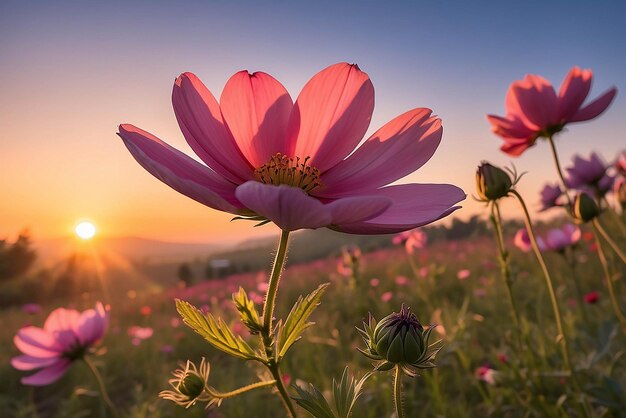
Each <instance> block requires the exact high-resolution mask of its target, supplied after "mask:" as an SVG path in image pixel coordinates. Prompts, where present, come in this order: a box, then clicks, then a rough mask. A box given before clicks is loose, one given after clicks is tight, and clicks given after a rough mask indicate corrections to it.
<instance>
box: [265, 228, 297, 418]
mask: <svg viewBox="0 0 626 418" xmlns="http://www.w3.org/2000/svg"><path fill="white" fill-rule="evenodd" d="M288 246H289V231H282V232H281V235H280V241H279V242H278V249H277V250H276V258H275V259H274V265H273V266H272V273H271V275H270V281H269V285H268V288H267V296H266V297H265V304H264V305H263V330H262V332H261V334H262V336H261V337H262V338H261V341H262V342H263V345H264V348H265V352H266V354H267V356H268V358H269V361H268V362H267V363H266V364H265V365H266V366H267V368H268V369H269V370H270V372H271V373H272V376H273V377H274V380H275V382H274V384H275V385H276V388H277V389H278V393H279V394H280V397H281V399H282V401H283V405H284V407H285V409H286V410H287V414H288V415H289V417H291V418H295V417H296V416H297V415H296V409H295V407H294V406H293V402H291V397H290V396H289V392H287V388H286V387H285V383H284V382H283V379H282V377H281V373H280V366H279V364H278V361H277V360H275V357H276V356H274V352H273V350H274V349H275V348H276V344H275V341H274V336H273V335H272V333H273V330H272V321H273V318H274V305H275V303H276V294H277V293H278V283H279V282H280V276H281V274H282V272H283V268H284V266H285V260H286V259H287V248H288Z"/></svg>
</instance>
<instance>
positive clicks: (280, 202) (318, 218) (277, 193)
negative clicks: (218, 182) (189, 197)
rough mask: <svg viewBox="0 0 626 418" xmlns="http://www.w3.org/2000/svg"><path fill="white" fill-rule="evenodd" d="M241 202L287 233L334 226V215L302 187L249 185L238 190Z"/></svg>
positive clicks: (254, 183) (248, 183)
mask: <svg viewBox="0 0 626 418" xmlns="http://www.w3.org/2000/svg"><path fill="white" fill-rule="evenodd" d="M235 195H236V196H237V199H239V200H240V201H241V203H243V204H244V205H245V206H246V207H247V208H249V209H251V210H253V211H254V212H256V213H257V214H259V215H261V216H264V217H265V218H267V219H269V220H270V221H272V222H274V223H275V224H276V225H278V227H279V228H281V229H282V230H284V231H295V230H297V229H303V228H306V229H316V228H321V227H324V226H327V225H329V224H330V223H331V221H332V217H331V215H330V211H329V210H328V209H327V208H326V207H325V206H324V205H323V204H322V203H321V202H320V201H319V200H317V199H315V198H313V197H310V196H309V195H307V194H306V193H305V192H304V190H302V189H300V188H298V187H291V186H287V185H280V186H274V185H270V184H263V183H259V182H257V181H249V182H246V183H244V184H242V185H241V186H239V187H237V190H236V191H235Z"/></svg>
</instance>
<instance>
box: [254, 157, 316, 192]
mask: <svg viewBox="0 0 626 418" xmlns="http://www.w3.org/2000/svg"><path fill="white" fill-rule="evenodd" d="M310 159H311V157H306V158H304V159H300V157H287V156H286V155H283V154H281V153H280V152H279V153H277V154H275V155H273V156H272V158H270V160H269V161H268V162H267V163H265V164H263V165H262V166H261V167H259V168H257V169H256V170H254V175H255V177H256V178H257V180H258V181H260V182H261V183H265V184H273V185H275V186H278V185H280V184H286V185H288V186H293V187H299V188H301V189H302V190H304V191H305V192H307V193H310V192H311V191H313V190H314V189H316V188H318V187H320V186H321V185H322V182H321V180H320V171H319V170H318V169H317V168H315V167H312V166H311V165H309V163H308V162H309V160H310Z"/></svg>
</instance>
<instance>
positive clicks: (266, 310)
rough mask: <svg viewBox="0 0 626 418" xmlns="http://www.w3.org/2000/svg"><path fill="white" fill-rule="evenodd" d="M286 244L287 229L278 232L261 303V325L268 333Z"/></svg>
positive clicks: (287, 238) (283, 263)
mask: <svg viewBox="0 0 626 418" xmlns="http://www.w3.org/2000/svg"><path fill="white" fill-rule="evenodd" d="M288 245H289V231H282V232H281V234H280V241H279V242H278V250H277V251H276V258H275V259H274V266H273V267H272V274H271V276H270V281H269V286H268V288H267V296H266V297H265V304H264V305H263V327H264V328H265V330H266V331H267V332H268V334H271V333H272V320H273V317H274V304H275V302H276V294H277V293H278V283H279V282H280V275H281V273H282V272H283V267H284V266H285V260H286V258H287V246H288Z"/></svg>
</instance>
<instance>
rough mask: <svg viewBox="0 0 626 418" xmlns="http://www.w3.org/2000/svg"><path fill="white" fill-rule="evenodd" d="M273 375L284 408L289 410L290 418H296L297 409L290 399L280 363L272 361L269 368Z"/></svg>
mask: <svg viewBox="0 0 626 418" xmlns="http://www.w3.org/2000/svg"><path fill="white" fill-rule="evenodd" d="M267 367H268V368H269V369H270V372H271V373H272V376H273V377H274V379H275V380H276V382H275V384H276V388H277V389H278V393H280V397H281V399H282V400H283V406H284V407H285V409H286V410H287V413H288V414H289V417H290V418H296V417H297V414H296V409H295V408H294V406H293V403H292V402H291V398H290V397H289V392H287V388H286V387H285V382H283V378H282V375H281V373H280V366H279V365H278V363H276V362H274V361H270V364H269V365H268V366H267Z"/></svg>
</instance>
